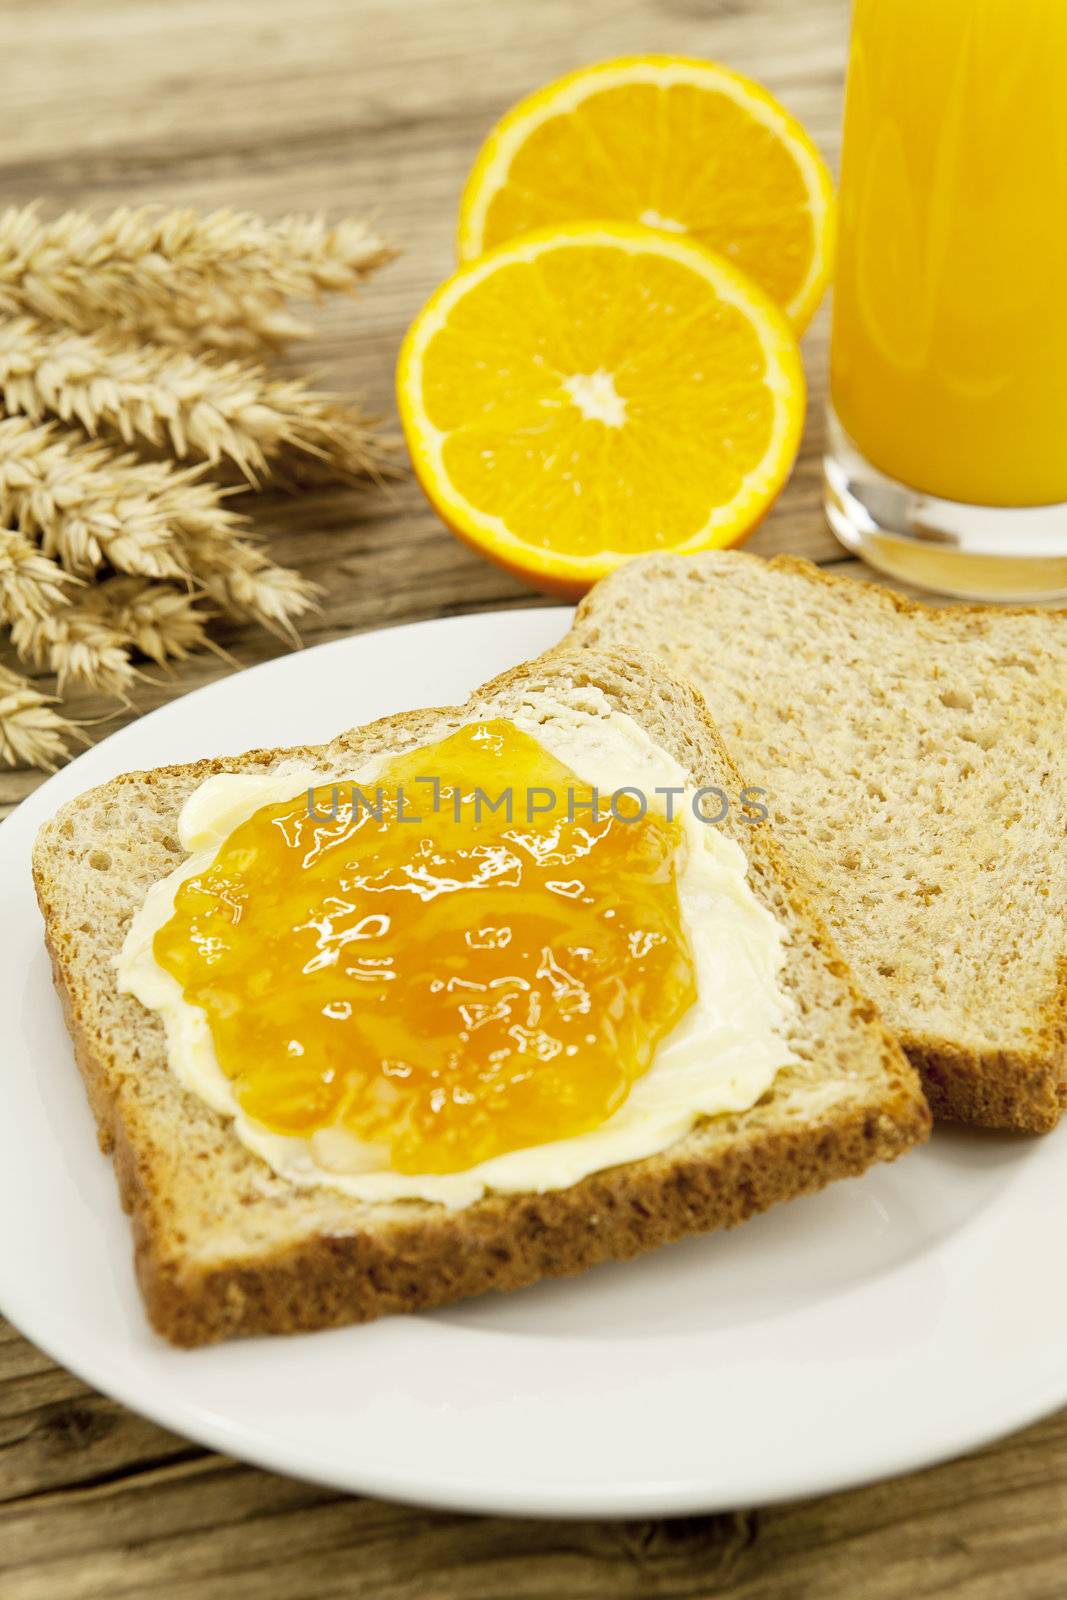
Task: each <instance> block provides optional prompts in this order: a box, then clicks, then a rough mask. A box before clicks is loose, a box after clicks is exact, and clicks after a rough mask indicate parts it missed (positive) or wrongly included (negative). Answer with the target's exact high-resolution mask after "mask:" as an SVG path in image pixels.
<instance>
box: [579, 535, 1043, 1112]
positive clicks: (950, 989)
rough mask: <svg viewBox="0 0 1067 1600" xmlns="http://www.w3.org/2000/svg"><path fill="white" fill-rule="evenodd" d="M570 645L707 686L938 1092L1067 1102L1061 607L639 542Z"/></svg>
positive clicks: (939, 1096) (995, 1102) (878, 997)
mask: <svg viewBox="0 0 1067 1600" xmlns="http://www.w3.org/2000/svg"><path fill="white" fill-rule="evenodd" d="M567 644H568V645H575V644H580V645H583V646H585V647H588V648H592V649H594V650H600V649H602V648H609V649H613V650H632V649H641V650H643V651H649V652H652V653H654V654H655V655H656V656H657V657H658V659H659V660H660V662H661V663H663V665H664V666H665V667H667V668H669V669H671V670H673V671H676V672H679V673H682V674H684V675H685V676H686V677H687V678H688V679H689V680H690V681H691V682H692V683H693V684H694V685H695V686H696V687H697V688H698V689H699V690H700V691H701V692H702V693H703V694H704V695H705V697H706V699H707V701H708V705H709V707H710V709H711V712H712V715H713V716H714V718H715V720H716V722H717V724H718V727H719V729H720V731H721V733H722V736H723V739H724V740H725V742H726V744H727V747H728V748H729V750H730V751H731V753H732V754H733V755H734V756H735V757H736V760H737V762H738V765H739V766H740V767H741V768H742V770H743V771H744V772H745V775H746V777H747V779H748V781H749V782H750V783H752V784H758V785H761V786H763V787H764V788H766V790H767V791H768V794H767V797H766V799H765V801H764V803H765V804H766V805H767V806H768V807H769V808H770V812H771V817H772V820H773V824H774V830H775V834H776V836H777V837H778V838H779V839H780V841H781V843H782V845H783V846H784V847H785V849H786V850H787V851H788V853H789V855H790V858H791V860H792V861H793V863H794V865H795V866H796V868H797V870H798V871H799V872H800V873H801V875H802V877H803V878H804V879H805V880H806V881H807V882H808V883H809V884H810V885H811V889H812V897H813V899H814V900H815V902H816V904H817V905H818V906H819V908H820V911H821V914H822V915H823V916H824V917H825V918H826V920H827V922H828V923H829V925H830V928H831V931H832V932H833V934H834V935H835V937H836V938H837V940H838V942H839V943H840V946H841V949H842V951H843V952H844V955H845V958H846V960H847V961H849V962H850V964H851V965H852V967H853V969H854V971H855V973H856V977H857V980H858V982H859V983H860V984H861V985H862V987H863V988H864V989H866V990H867V992H868V993H869V994H870V995H871V996H872V997H873V998H874V1000H875V1002H876V1003H877V1005H878V1006H879V1007H880V1009H881V1011H882V1014H883V1016H884V1017H885V1020H886V1022H887V1023H888V1025H889V1026H890V1028H892V1029H893V1031H894V1032H895V1033H896V1034H897V1036H898V1038H899V1039H900V1040H901V1042H902V1043H903V1045H904V1048H905V1050H906V1051H907V1053H908V1055H909V1056H910V1058H911V1060H912V1061H913V1062H914V1063H915V1065H916V1066H917V1067H918V1069H919V1071H920V1073H921V1075H922V1079H923V1083H924V1086H925V1089H926V1093H927V1097H928V1099H929V1101H930V1104H931V1107H932V1109H933V1111H934V1114H935V1116H939V1117H944V1118H948V1119H951V1120H955V1121H959V1122H969V1123H976V1124H979V1125H981V1126H985V1127H991V1128H1016V1129H1021V1130H1026V1131H1030V1132H1040V1131H1043V1130H1045V1129H1048V1128H1051V1127H1052V1126H1053V1125H1054V1124H1055V1123H1056V1122H1057V1120H1058V1119H1059V1116H1060V1113H1061V1111H1062V1110H1063V1107H1064V1104H1065V1103H1067V850H1065V818H1067V612H1064V611H1048V610H1036V609H1034V610H1022V609H1012V610H1007V609H1001V608H999V607H992V606H968V607H964V606H951V607H941V608H935V607H932V606H925V605H919V604H916V603H914V602H912V601H910V600H906V599H904V598H903V597H902V596H901V595H898V594H895V593H893V592H892V591H891V590H888V589H885V588H881V587H878V586H876V585H874V584H866V583H858V582H856V581H855V580H854V579H851V578H845V577H833V576H831V575H829V574H827V573H824V572H821V571H820V570H819V569H818V568H817V567H814V566H812V565H811V563H810V562H807V561H801V560H798V559H796V558H794V557H788V556H784V557H783V556H779V557H777V558H776V559H775V560H773V561H770V562H768V561H764V560H762V559H761V558H760V557H758V556H752V555H744V554H741V553H738V552H718V553H715V554H711V555H700V556H690V557H670V556H653V557H645V558H639V559H637V560H635V561H633V562H630V563H629V564H628V565H627V566H625V567H623V568H622V569H621V570H620V571H619V572H617V573H616V574H615V575H614V576H613V577H611V578H609V579H607V580H605V582H603V583H601V584H600V585H598V587H597V588H596V589H594V590H593V592H592V593H591V594H590V595H589V596H588V597H587V599H586V600H585V601H584V603H583V605H582V606H581V608H580V610H579V613H578V617H577V620H576V623H575V627H574V631H573V633H572V634H571V636H570V638H569V639H568V641H567Z"/></svg>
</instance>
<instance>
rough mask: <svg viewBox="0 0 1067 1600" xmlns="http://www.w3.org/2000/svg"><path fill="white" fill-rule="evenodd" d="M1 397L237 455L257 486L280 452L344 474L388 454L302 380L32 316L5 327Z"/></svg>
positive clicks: (13, 407) (358, 421) (29, 408)
mask: <svg viewBox="0 0 1067 1600" xmlns="http://www.w3.org/2000/svg"><path fill="white" fill-rule="evenodd" d="M0 395H2V397H3V403H4V406H5V408H6V410H7V411H8V412H9V413H13V412H21V413H22V414H23V415H25V416H27V417H29V418H30V419H31V420H33V421H40V419H41V418H42V417H44V416H45V415H46V414H47V413H49V412H51V413H53V414H54V415H56V416H58V417H59V418H61V419H62V420H63V421H64V422H76V423H79V424H80V425H81V427H83V428H84V429H85V430H86V432H87V433H90V434H95V433H98V432H99V431H100V429H101V428H110V429H112V430H114V431H115V432H117V433H118V434H119V435H120V436H121V438H122V439H123V440H124V442H125V443H126V444H132V443H134V441H135V440H138V439H140V440H143V441H145V442H147V443H148V444H150V445H152V446H153V447H155V448H157V449H158V448H164V447H169V448H170V450H171V451H172V453H173V454H174V455H175V456H177V457H178V459H179V460H184V459H186V458H187V457H189V456H197V457H200V458H202V459H204V460H206V461H208V462H209V463H210V464H211V465H212V466H217V465H218V464H219V463H220V462H221V461H222V460H224V459H228V460H230V461H232V462H233V463H234V464H235V465H236V466H237V467H238V468H239V469H240V471H241V472H243V473H244V474H245V476H246V477H247V478H248V479H249V480H250V481H252V482H255V481H256V480H257V479H258V478H261V477H265V476H267V475H268V474H269V470H270V467H269V463H270V462H271V461H278V460H279V459H280V458H283V457H284V459H285V461H286V462H287V463H291V462H292V461H293V459H294V458H298V457H300V456H309V457H311V458H312V459H313V460H314V461H316V462H317V463H321V464H322V466H323V467H324V468H325V469H326V471H327V473H328V474H329V473H332V475H333V476H335V477H336V476H338V475H340V476H344V477H354V476H359V475H365V474H367V473H374V472H378V473H380V472H381V471H382V470H383V469H384V467H385V464H386V461H387V450H386V447H379V446H378V444H377V442H376V440H375V437H374V434H373V433H372V432H371V430H370V428H369V426H368V424H367V422H366V420H365V419H364V418H363V417H361V416H360V415H359V413H358V412H356V411H354V410H353V409H351V408H350V407H347V406H344V405H341V404H339V403H338V401H337V399H336V397H335V396H332V395H328V394H324V393H322V392H320V391H317V390H315V389H312V388H310V387H309V386H308V385H307V384H306V383H304V382H303V381H302V380H301V379H298V378H292V379H279V378H274V377H271V376H270V375H269V374H268V373H267V372H265V371H264V369H263V367H262V366H260V365H259V364H258V363H256V362H252V361H238V360H229V361H222V360H219V359H218V358H215V357H211V356H201V355H194V354H192V353H190V352H189V351H175V350H170V349H167V348H165V347H161V346H158V345H149V344H137V343H133V342H131V341H129V340H124V339H122V338H121V337H117V336H116V335H114V334H111V333H106V332H101V333H95V334H79V333H74V332H72V331H70V330H69V329H65V328H59V327H55V326H53V325H51V324H48V323H43V322H41V321H39V320H37V319H34V318H31V317H19V318H16V319H14V320H12V321H10V322H8V323H0Z"/></svg>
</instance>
